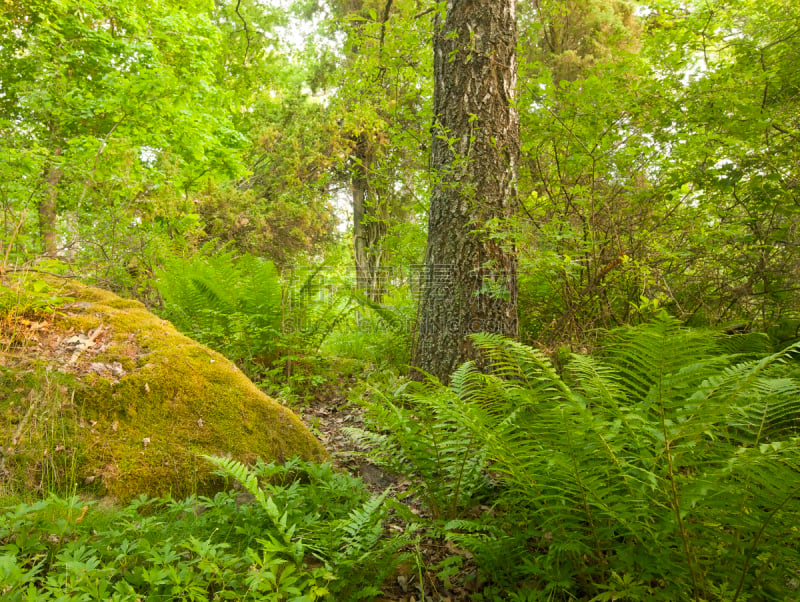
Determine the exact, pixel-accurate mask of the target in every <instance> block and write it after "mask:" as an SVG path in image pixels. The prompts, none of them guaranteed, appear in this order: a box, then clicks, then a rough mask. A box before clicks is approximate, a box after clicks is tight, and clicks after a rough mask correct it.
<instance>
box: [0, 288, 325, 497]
mask: <svg viewBox="0 0 800 602" xmlns="http://www.w3.org/2000/svg"><path fill="white" fill-rule="evenodd" d="M62 289H63V292H62V293H61V294H68V295H70V296H71V297H74V299H75V302H73V303H70V304H67V305H65V306H64V307H63V308H62V315H61V317H60V319H59V320H58V329H59V330H60V331H61V332H63V333H64V336H63V337H61V339H62V340H63V339H64V338H65V337H67V336H68V335H69V334H70V333H73V334H74V333H80V334H83V335H86V336H91V335H90V333H93V334H96V337H95V339H94V341H93V342H94V345H92V346H90V347H88V348H87V349H85V350H84V351H83V352H82V353H79V354H78V356H77V359H74V360H73V359H72V358H73V355H74V354H73V353H67V354H66V355H64V354H62V357H61V359H60V361H59V362H56V361H55V359H54V358H57V357H58V356H57V354H55V355H54V358H51V364H53V365H52V366H51V368H55V369H56V370H57V371H62V372H71V373H73V374H75V376H76V378H77V384H76V386H75V388H74V397H72V403H73V404H74V407H75V412H74V414H73V415H72V416H71V417H69V416H65V417H64V418H63V419H64V420H65V421H68V422H71V426H70V427H69V428H68V429H67V430H69V431H70V432H74V434H75V435H74V437H75V439H74V441H70V442H69V445H68V446H67V447H68V448H70V449H73V450H75V452H74V455H73V457H74V458H75V459H76V466H75V467H74V480H75V482H76V483H77V484H78V485H79V487H82V488H86V489H89V490H91V491H92V492H94V493H97V494H101V495H107V496H112V497H114V498H117V499H120V500H123V501H124V500H128V499H130V498H132V497H135V496H136V495H138V494H140V493H146V494H148V495H163V494H167V493H172V494H173V495H175V496H183V495H186V494H188V493H192V492H199V493H210V492H212V491H214V490H216V489H217V488H218V487H219V486H220V481H219V480H218V479H217V478H216V477H215V476H213V475H211V473H210V468H209V466H207V465H206V463H205V462H204V461H202V460H199V459H198V455H199V454H215V455H230V456H233V457H235V458H237V459H239V460H242V461H244V462H248V461H252V460H254V459H255V458H256V457H260V458H263V459H264V460H266V461H271V460H278V461H281V460H284V459H288V458H290V457H292V456H295V455H297V456H300V457H301V458H303V459H305V460H322V459H324V458H325V457H326V452H325V451H324V449H323V448H322V447H321V445H320V443H319V442H318V441H317V440H316V439H315V438H314V437H313V435H311V433H310V432H309V431H308V430H307V429H306V428H305V427H304V426H303V424H302V423H301V422H300V420H299V419H298V418H297V417H296V416H295V415H294V414H293V413H292V412H290V411H289V410H288V409H287V408H285V407H284V406H282V405H281V404H279V403H278V402H277V401H275V400H273V399H271V398H269V397H267V396H266V395H265V394H264V393H263V392H262V391H260V390H259V389H258V388H257V387H256V386H255V385H254V384H253V383H252V382H250V381H249V380H248V379H247V378H246V377H245V376H244V374H242V373H241V372H240V371H239V370H238V369H237V368H236V366H234V365H233V364H232V363H231V362H230V361H229V360H227V359H226V358H224V357H223V356H221V355H220V354H218V353H216V352H214V351H211V350H209V349H207V348H205V347H202V346H201V345H200V344H198V343H196V342H194V341H192V340H190V339H189V338H187V337H185V336H183V335H181V334H180V333H178V332H177V331H176V330H175V329H174V328H173V327H172V325H171V324H170V323H169V322H167V321H165V320H162V319H160V318H158V317H157V316H155V315H153V314H151V313H149V312H148V311H147V310H146V309H145V307H144V306H143V305H142V304H141V303H138V302H136V301H130V300H124V299H121V298H119V297H117V296H116V295H114V294H112V293H109V292H108V291H103V290H101V289H97V288H93V287H87V286H84V285H81V284H78V283H75V282H67V283H65V284H63V285H62ZM98 328H100V329H101V330H100V331H99V334H97V333H98V330H97V329H98ZM70 360H72V361H71V363H69V362H70ZM114 362H117V372H116V373H115V374H106V373H103V372H101V373H99V374H98V373H97V371H91V370H90V369H89V368H90V367H91V366H92V365H93V364H94V365H97V364H101V365H111V364H112V363H114ZM120 367H121V372H120V371H119V368H120ZM0 411H2V408H0ZM0 427H2V428H3V429H5V430H6V431H7V430H8V429H9V428H11V427H10V425H9V424H8V423H7V422H4V423H3V424H0ZM7 434H8V433H6V435H7ZM4 438H7V437H6V436H5V435H4ZM4 445H5V443H4ZM78 460H79V461H78Z"/></svg>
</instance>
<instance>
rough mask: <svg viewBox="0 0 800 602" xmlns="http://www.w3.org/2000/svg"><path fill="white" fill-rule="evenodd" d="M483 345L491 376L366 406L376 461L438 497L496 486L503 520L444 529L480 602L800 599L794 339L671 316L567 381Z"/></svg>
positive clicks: (620, 337) (515, 346) (539, 360)
mask: <svg viewBox="0 0 800 602" xmlns="http://www.w3.org/2000/svg"><path fill="white" fill-rule="evenodd" d="M474 340H475V343H476V344H477V345H478V346H479V347H480V348H481V349H482V350H483V352H484V354H485V355H486V357H487V361H488V364H489V368H488V370H486V371H483V372H482V371H480V370H479V369H478V368H477V367H476V366H475V365H474V364H471V363H468V364H466V365H464V366H462V367H461V368H460V369H459V370H458V371H457V372H456V373H455V375H454V376H453V384H452V385H450V387H444V386H442V385H441V384H438V383H437V382H435V381H433V380H431V381H428V383H426V385H424V386H423V387H422V388H420V387H416V386H415V387H414V388H409V389H408V390H406V391H404V392H401V396H400V398H399V400H398V401H396V402H394V401H391V400H385V401H382V402H381V403H382V406H383V407H382V408H380V407H375V406H377V405H378V404H372V405H371V406H370V408H369V410H370V413H371V416H372V417H373V419H376V420H377V423H378V424H379V425H382V426H383V427H384V428H383V430H381V431H380V432H378V433H376V434H373V435H372V436H371V438H372V440H373V441H374V442H376V443H380V444H381V445H382V446H383V447H382V448H380V449H379V450H378V451H377V452H376V453H377V454H378V457H379V459H385V456H386V454H385V450H386V449H387V448H389V449H392V450H399V452H396V453H403V454H404V455H403V460H402V461H400V462H395V463H394V467H395V469H397V470H400V471H401V472H402V473H403V474H407V475H409V476H412V477H416V476H418V475H420V474H423V475H426V476H425V478H426V479H428V480H431V481H432V483H433V484H432V485H429V486H426V487H427V489H428V490H429V491H449V492H455V491H456V486H457V485H458V484H460V483H464V482H467V483H479V482H480V480H479V477H480V475H490V476H491V477H492V478H493V480H494V481H495V489H494V497H493V504H492V510H491V512H487V513H485V514H484V515H483V516H480V517H477V518H476V517H472V518H470V517H462V518H458V519H455V520H450V521H448V522H445V523H443V524H441V527H440V528H441V529H442V531H443V533H444V535H445V537H446V538H447V539H448V540H450V541H452V542H453V544H455V545H456V546H458V547H461V548H464V549H467V550H469V551H470V553H471V555H472V556H473V557H474V559H475V561H476V562H477V563H478V565H479V567H480V569H481V574H482V575H483V578H484V580H485V582H486V587H485V588H484V589H483V591H482V593H481V594H480V595H479V596H478V597H477V598H476V599H483V600H506V599H516V600H567V599H584V600H589V599H591V600H598V601H600V600H698V601H699V600H730V601H735V600H744V599H758V600H785V599H792V598H795V597H797V595H798V589H799V588H798V578H797V576H798V574H800V553H798V549H799V548H800V546H799V545H798V544H800V531H798V529H797V517H798V515H800V485H798V472H799V471H800V438H798V429H800V379H798V374H800V370H798V367H797V358H798V354H800V345H794V346H792V347H788V348H786V349H784V350H782V351H781V352H779V353H775V354H766V355H765V354H764V353H763V345H762V344H760V343H759V342H758V337H754V338H752V340H751V341H749V342H747V341H742V340H740V339H736V338H735V337H734V338H731V337H727V336H723V335H718V334H715V333H711V332H709V331H696V330H691V329H687V328H684V327H682V326H681V324H680V323H679V322H677V321H676V320H674V319H672V318H669V317H668V316H666V315H664V314H662V315H660V316H659V317H657V318H656V319H655V320H653V321H652V322H651V323H648V324H645V325H641V326H637V327H632V328H625V329H622V330H617V331H613V332H612V333H610V334H609V335H608V336H607V337H606V339H605V342H604V345H603V346H602V347H601V348H600V349H599V350H598V352H597V354H596V355H595V356H594V357H589V356H580V355H575V356H573V357H572V358H571V360H570V361H569V363H568V364H567V366H566V368H565V372H564V374H563V377H562V376H560V375H559V373H558V372H557V371H556V370H555V369H554V368H553V366H552V365H551V363H550V361H549V359H548V358H547V357H546V356H545V355H544V354H542V353H541V352H539V351H537V350H534V349H531V348H530V347H526V346H524V345H522V344H519V343H516V342H513V341H510V340H507V339H504V338H502V337H499V336H494V335H484V334H482V335H475V337H474ZM732 348H733V349H736V351H735V352H731V351H730V349H732ZM427 408H436V411H428V410H427ZM434 433H435V434H436V435H435V436H432V435H431V434H434ZM442 441H448V442H451V443H458V447H454V448H453V449H458V450H459V452H458V453H456V454H453V455H452V456H449V457H448V456H447V455H443V454H442V453H441V450H442V449H443V448H442V446H441V442H442ZM473 467H474V469H475V472H471V470H472V469H473ZM480 469H482V470H480ZM465 475H474V476H471V477H470V478H468V479H465V478H464V477H465ZM459 490H463V491H467V490H468V489H464V488H463V485H461V486H459ZM449 499H450V500H451V503H452V500H453V499H454V498H453V497H451V498H449ZM451 507H453V506H451ZM512 593H513V598H512V597H510V596H512Z"/></svg>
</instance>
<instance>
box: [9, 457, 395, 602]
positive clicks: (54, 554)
mask: <svg viewBox="0 0 800 602" xmlns="http://www.w3.org/2000/svg"><path fill="white" fill-rule="evenodd" d="M209 460H210V461H212V462H213V463H214V464H215V465H216V466H217V467H218V468H219V469H220V470H221V472H222V473H224V474H225V475H227V476H229V477H231V478H232V479H235V480H236V481H238V482H239V483H240V487H241V489H242V490H243V491H240V492H231V493H219V494H217V495H216V496H215V497H214V498H207V497H201V498H195V497H190V498H187V499H185V500H181V501H177V500H172V499H147V498H145V497H141V498H139V499H137V500H134V501H133V502H132V503H131V504H129V505H128V506H126V507H124V508H121V509H109V508H100V507H98V505H97V504H96V503H95V502H90V501H85V500H82V499H80V498H78V497H72V498H67V499H64V498H59V497H55V496H53V497H50V498H48V499H45V500H41V501H38V502H35V503H32V504H19V505H16V506H14V507H12V508H8V509H5V510H4V512H3V513H2V514H0V594H2V599H3V600H4V601H8V602H16V601H22V600H65V599H70V600H120V601H122V600H125V601H131V602H134V601H136V600H151V601H157V600H158V601H167V600H181V601H187V600H190V601H195V600H196V601H200V600H202V601H204V602H207V601H209V600H242V601H244V600H253V601H262V600H263V601H269V600H272V601H275V602H288V601H294V602H309V601H313V600H337V601H339V600H341V601H348V600H364V599H371V598H373V597H374V596H375V595H378V594H379V593H380V587H381V584H382V582H383V580H384V579H385V578H386V576H387V575H388V574H389V573H390V572H391V571H392V569H393V567H394V566H395V564H396V563H397V562H400V561H402V560H403V558H404V556H403V554H401V553H399V550H400V548H401V547H403V546H404V545H406V544H407V543H408V542H409V540H410V535H407V536H403V537H397V536H395V537H391V538H390V537H387V536H386V535H385V533H384V529H383V527H382V521H383V519H384V518H385V515H386V511H387V510H386V504H385V503H384V496H380V497H377V498H376V497H372V496H370V495H369V494H368V492H367V491H366V490H365V488H364V486H363V484H362V483H361V482H360V481H358V480H356V479H353V478H352V477H350V476H348V475H345V474H341V473H337V472H335V471H334V470H333V469H332V468H331V466H330V465H313V464H307V463H304V462H301V461H299V460H293V461H291V462H289V463H288V464H287V465H286V466H276V465H273V464H269V465H267V464H259V465H257V466H256V467H254V468H252V469H248V468H246V467H245V466H243V465H241V464H239V463H237V462H235V461H233V460H226V459H222V458H209Z"/></svg>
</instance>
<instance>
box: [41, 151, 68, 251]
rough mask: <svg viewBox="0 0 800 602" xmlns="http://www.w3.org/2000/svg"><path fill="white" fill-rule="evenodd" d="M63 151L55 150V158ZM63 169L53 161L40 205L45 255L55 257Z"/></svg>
mask: <svg viewBox="0 0 800 602" xmlns="http://www.w3.org/2000/svg"><path fill="white" fill-rule="evenodd" d="M60 155H61V149H60V148H56V149H55V150H53V156H54V157H59V156H60ZM62 173H63V172H62V170H61V167H60V166H59V165H58V160H57V159H51V160H50V165H49V166H48V168H47V174H46V176H45V190H44V197H43V198H42V201H41V202H40V203H39V231H40V233H41V236H42V244H43V247H44V254H45V255H48V256H50V257H54V256H55V254H56V250H57V246H56V219H57V217H58V212H57V201H58V185H59V183H60V182H61V175H62Z"/></svg>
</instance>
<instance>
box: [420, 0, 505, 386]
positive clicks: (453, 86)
mask: <svg viewBox="0 0 800 602" xmlns="http://www.w3.org/2000/svg"><path fill="white" fill-rule="evenodd" d="M516 4H517V0H448V2H447V6H446V13H445V17H444V19H443V20H442V19H440V20H439V22H438V23H437V28H436V32H435V34H434V85H435V89H434V115H435V116H436V117H435V119H436V121H435V123H434V127H433V132H432V133H433V146H432V149H431V167H432V171H433V174H434V180H435V181H434V187H433V191H432V195H431V207H430V214H429V218H428V243H427V248H426V251H425V267H424V274H423V277H424V283H423V292H422V298H421V306H420V323H419V327H418V339H417V343H416V347H415V352H414V366H415V367H416V368H419V369H421V370H423V371H425V372H428V373H430V374H433V375H434V376H437V377H438V378H439V379H441V380H442V381H444V382H447V381H448V380H449V377H450V374H451V373H452V371H453V370H454V369H455V368H456V367H457V366H458V365H459V364H460V363H461V362H463V361H465V360H468V359H478V357H477V356H478V354H477V351H476V349H475V348H474V346H473V344H472V341H471V339H470V338H469V335H470V334H471V333H474V332H481V331H483V332H495V333H500V334H504V335H507V336H512V337H515V336H517V331H518V319H517V276H516V255H515V252H514V249H513V245H512V244H511V242H510V241H508V240H504V237H503V236H502V230H501V231H500V236H497V235H496V234H498V231H497V227H498V225H499V227H500V228H501V229H502V226H503V224H504V223H506V220H507V218H508V217H510V216H511V215H512V214H513V213H514V212H515V211H516V205H517V198H516V174H517V164H518V161H519V115H518V113H517V110H516V107H515V97H516V78H517V58H516V43H517V25H516ZM489 230H491V231H492V232H493V233H494V234H495V235H491V236H490V233H489ZM412 375H415V376H417V377H419V372H416V371H412Z"/></svg>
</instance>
